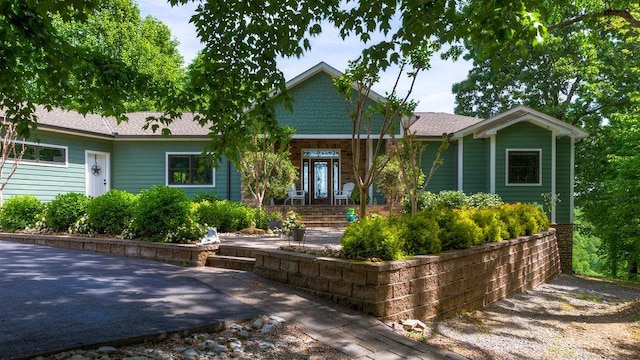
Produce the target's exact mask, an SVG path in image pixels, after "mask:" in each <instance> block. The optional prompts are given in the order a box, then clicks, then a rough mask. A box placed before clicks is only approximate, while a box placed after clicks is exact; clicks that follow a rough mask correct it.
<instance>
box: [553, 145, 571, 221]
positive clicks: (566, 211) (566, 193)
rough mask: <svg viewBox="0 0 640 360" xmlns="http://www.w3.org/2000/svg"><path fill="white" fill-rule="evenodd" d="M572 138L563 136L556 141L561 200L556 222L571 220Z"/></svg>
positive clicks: (557, 175)
mask: <svg viewBox="0 0 640 360" xmlns="http://www.w3.org/2000/svg"><path fill="white" fill-rule="evenodd" d="M572 181H573V179H572V178H571V139H570V138H569V137H563V138H560V139H557V141H556V194H558V195H560V197H559V199H560V202H559V203H558V204H556V222H557V223H559V224H567V223H570V222H571V219H570V217H571V216H570V214H571V208H570V206H571V197H572V196H573V194H572V193H571V183H572Z"/></svg>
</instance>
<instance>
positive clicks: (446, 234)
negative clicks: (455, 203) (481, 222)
mask: <svg viewBox="0 0 640 360" xmlns="http://www.w3.org/2000/svg"><path fill="white" fill-rule="evenodd" d="M437 221H438V225H439V226H440V233H439V238H440V241H441V242H442V249H443V250H453V249H467V248H470V247H471V246H473V245H474V244H479V243H480V242H481V239H482V229H480V227H479V226H478V225H476V223H475V222H474V221H473V220H472V219H471V218H469V213H468V212H465V211H462V210H459V209H453V210H451V209H444V208H443V209H440V210H437Z"/></svg>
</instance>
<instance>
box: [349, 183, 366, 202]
mask: <svg viewBox="0 0 640 360" xmlns="http://www.w3.org/2000/svg"><path fill="white" fill-rule="evenodd" d="M351 200H353V202H354V203H356V204H360V189H358V187H357V186H356V188H355V189H353V192H352V193H351ZM369 200H370V198H369V193H365V194H364V201H365V203H366V204H368V203H369Z"/></svg>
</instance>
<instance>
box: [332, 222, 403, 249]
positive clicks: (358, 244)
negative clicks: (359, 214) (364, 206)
mask: <svg viewBox="0 0 640 360" xmlns="http://www.w3.org/2000/svg"><path fill="white" fill-rule="evenodd" d="M340 245H342V249H343V251H344V252H345V253H346V254H349V255H350V256H352V257H356V258H379V259H382V260H399V259H401V258H402V257H403V256H404V254H403V251H402V249H403V247H404V244H403V241H402V240H401V238H400V236H398V232H397V229H396V228H394V227H390V226H389V222H388V221H387V220H386V219H385V218H383V217H380V216H376V217H373V218H364V219H362V220H360V221H358V222H354V223H352V224H351V225H349V226H348V227H347V228H346V229H345V231H344V234H343V235H342V239H340Z"/></svg>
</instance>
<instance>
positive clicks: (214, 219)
mask: <svg viewBox="0 0 640 360" xmlns="http://www.w3.org/2000/svg"><path fill="white" fill-rule="evenodd" d="M194 213H195V217H196V219H197V221H198V222H199V223H200V224H206V225H207V226H210V227H215V228H217V229H218V231H219V232H233V231H238V230H240V229H244V228H248V227H249V226H250V225H251V223H252V222H254V221H255V222H256V227H258V224H259V222H260V225H261V226H264V225H263V224H262V222H263V220H262V219H259V221H256V218H255V210H254V209H252V208H250V207H249V206H247V205H245V204H242V203H238V202H233V201H229V200H220V201H214V202H209V201H206V200H205V201H202V202H199V203H196V206H195V209H194ZM263 228H264V227H263Z"/></svg>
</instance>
